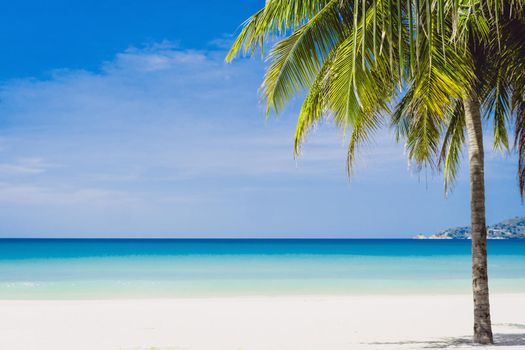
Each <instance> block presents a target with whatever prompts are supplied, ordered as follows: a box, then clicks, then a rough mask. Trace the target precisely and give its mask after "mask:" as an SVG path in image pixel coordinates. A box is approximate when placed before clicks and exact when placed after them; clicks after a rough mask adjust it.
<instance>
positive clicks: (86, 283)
mask: <svg viewBox="0 0 525 350" xmlns="http://www.w3.org/2000/svg"><path fill="white" fill-rule="evenodd" d="M489 274H490V280H491V290H492V291H493V292H500V293H523V292H525V240H512V241H490V242H489ZM469 291H470V241H460V240H457V241H456V240H409V239H407V240H402V239H399V240H388V239H385V240H382V239H373V240H372V239H371V240H352V239H348V240H319V239H316V240H231V239H227V240H208V239H202V240H131V239H130V240H128V239H126V240H123V239H121V240H108V239H106V240H95V239H93V240H57V239H51V240H32V239H24V240H22V239H21V240H15V239H4V240H0V299H48V298H49V299H54V298H56V299H59V298H72V299H76V298H82V299H83V298H86V299H91V298H163V297H206V296H239V295H290V294H301V295H302V294H310V295H321V294H401V293H402V294H406V293H415V294H428V293H431V294H437V293H468V292H469Z"/></svg>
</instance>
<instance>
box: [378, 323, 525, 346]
mask: <svg viewBox="0 0 525 350" xmlns="http://www.w3.org/2000/svg"><path fill="white" fill-rule="evenodd" d="M499 326H505V327H508V328H514V329H520V330H521V329H523V330H525V325H522V324H509V323H507V324H499ZM369 345H408V346H410V345H413V346H417V348H418V349H447V348H454V347H461V348H465V347H469V345H470V346H472V348H480V346H479V345H474V344H473V343H472V337H470V336H469V337H467V336H465V337H455V338H443V339H436V340H429V341H410V340H408V341H400V342H377V343H369ZM498 346H506V347H512V346H525V333H522V332H520V333H495V334H494V345H492V346H491V347H498Z"/></svg>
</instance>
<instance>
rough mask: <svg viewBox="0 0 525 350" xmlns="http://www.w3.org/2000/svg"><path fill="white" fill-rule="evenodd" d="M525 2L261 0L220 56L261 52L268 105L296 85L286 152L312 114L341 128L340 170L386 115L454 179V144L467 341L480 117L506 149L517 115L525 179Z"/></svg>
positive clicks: (480, 304)
mask: <svg viewBox="0 0 525 350" xmlns="http://www.w3.org/2000/svg"><path fill="white" fill-rule="evenodd" d="M524 5H525V0H509V1H501V0H482V1H480V0H301V1H299V0H267V1H266V4H265V6H264V7H263V8H262V9H261V10H260V11H258V12H257V13H255V14H254V15H252V16H251V17H250V18H249V19H248V20H247V21H246V22H244V24H243V28H242V30H241V32H240V33H239V35H238V37H237V39H236V41H235V42H234V44H233V47H232V49H231V51H230V52H229V53H228V56H227V60H228V61H230V60H231V59H233V58H234V57H235V56H236V55H238V54H245V55H253V54H255V53H257V52H258V51H260V52H261V54H262V55H263V56H264V54H265V49H266V48H267V47H268V46H269V45H272V46H273V47H272V48H271V50H270V51H269V53H268V55H267V58H268V60H269V66H268V68H267V72H266V75H265V78H264V82H263V84H262V92H263V95H264V98H265V100H266V103H267V112H268V113H269V112H270V111H275V112H277V113H278V112H279V111H281V110H282V108H283V107H284V106H285V105H286V103H287V102H288V101H289V100H290V99H291V98H292V97H293V96H294V95H297V94H298V93H300V92H302V91H305V92H306V97H305V98H304V101H303V104H302V107H301V111H300V113H299V118H298V122H297V127H296V133H295V143H294V145H295V146H294V151H295V154H296V155H298V154H299V153H300V148H301V143H302V142H303V141H304V139H305V137H306V135H307V134H308V131H309V130H310V129H311V128H312V126H313V125H315V124H316V123H318V122H320V121H322V120H325V119H329V120H333V121H334V122H335V124H336V125H337V126H339V127H340V128H342V129H343V130H345V131H346V130H349V134H350V136H349V143H348V152H347V169H348V173H349V174H350V173H351V171H352V169H353V163H354V158H355V154H356V151H357V149H358V148H359V146H361V145H362V144H363V143H366V142H368V140H369V139H370V138H371V137H372V136H373V134H374V131H375V130H377V129H379V128H380V127H382V126H383V125H385V124H387V125H388V124H390V125H391V126H392V127H393V129H394V131H395V132H396V135H397V136H398V138H399V139H404V140H405V142H406V148H407V151H408V157H409V159H410V160H411V161H413V162H414V163H415V164H416V165H417V166H418V167H419V168H422V167H431V168H435V169H441V168H442V169H443V170H444V174H445V190H446V191H448V189H449V188H450V185H451V184H452V183H453V181H454V179H455V177H456V173H457V168H458V164H459V161H460V159H461V149H462V146H463V144H464V143H465V130H466V131H467V141H468V142H467V144H468V153H469V164H470V180H471V181H470V184H471V213H472V215H471V220H472V283H473V296H474V341H475V342H478V343H492V342H493V337H492V330H491V322H490V306H489V290H488V277H487V241H486V239H487V233H486V224H485V194H484V190H485V189H484V187H485V182H484V148H483V123H482V114H483V115H484V116H485V117H486V118H487V119H489V118H490V119H491V120H492V121H493V126H492V131H493V134H494V145H495V147H497V148H501V149H503V150H505V149H509V144H508V137H507V126H508V124H509V123H510V122H511V121H514V122H515V146H516V148H517V150H518V153H519V165H518V168H519V179H520V181H519V183H520V190H521V193H522V195H523V191H524V187H525V12H524Z"/></svg>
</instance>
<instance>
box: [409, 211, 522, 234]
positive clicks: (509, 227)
mask: <svg viewBox="0 0 525 350" xmlns="http://www.w3.org/2000/svg"><path fill="white" fill-rule="evenodd" d="M487 235H488V238H489V239H519V238H521V239H525V216H522V217H515V218H512V219H508V220H504V221H501V222H498V223H497V224H494V225H490V226H488V227H487ZM415 238H417V239H470V238H471V235H470V226H463V227H453V228H449V229H446V230H444V231H440V232H437V233H434V234H432V235H423V234H420V235H417V236H416V237H415Z"/></svg>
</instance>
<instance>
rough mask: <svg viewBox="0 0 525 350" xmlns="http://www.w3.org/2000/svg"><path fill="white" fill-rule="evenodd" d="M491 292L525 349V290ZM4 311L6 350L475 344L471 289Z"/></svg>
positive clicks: (514, 341)
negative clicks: (442, 292)
mask: <svg viewBox="0 0 525 350" xmlns="http://www.w3.org/2000/svg"><path fill="white" fill-rule="evenodd" d="M491 300H492V310H493V311H492V314H493V323H494V333H495V340H496V342H497V345H498V347H497V348H498V349H525V294H524V293H515V294H495V295H493V296H492V299H491ZM0 314H1V315H2V317H1V318H0V348H1V349H9V350H33V349H34V350H37V349H38V350H47V349H49V350H51V349H52V350H66V349H67V350H70V349H75V350H88V349H89V350H94V349H97V350H117V349H118V350H132V349H133V350H138V349H148V350H149V349H162V350H168V349H169V350H175V349H177V350H182V349H188V350H190V349H191V350H210V349H214V350H277V349H280V350H297V349H302V350H314V349H315V350H318V349H330V350H342V349H352V350H354V349H427V348H428V349H441V348H454V349H458V348H459V349H463V348H471V347H473V346H472V345H470V344H469V340H470V338H469V337H470V335H471V333H472V330H471V327H472V319H471V318H472V302H471V296H470V295H468V294H460V295H375V296H365V295H363V296H359V295H348V296H331V295H326V296H267V297H265V296H249V297H235V298H231V297H221V298H208V297H206V298H168V299H113V300H112V299H107V300H2V301H0ZM475 348H480V347H479V346H476V347H475Z"/></svg>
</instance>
